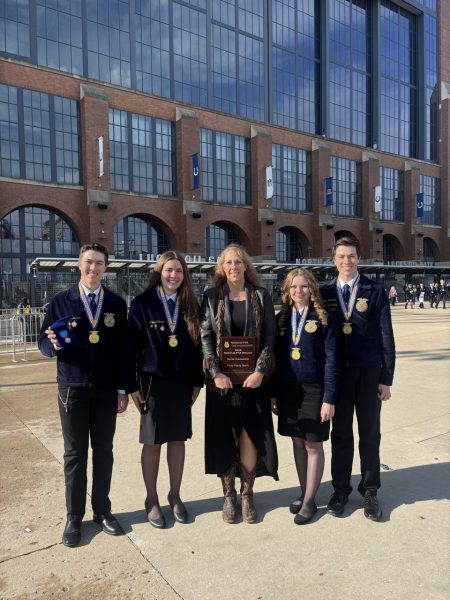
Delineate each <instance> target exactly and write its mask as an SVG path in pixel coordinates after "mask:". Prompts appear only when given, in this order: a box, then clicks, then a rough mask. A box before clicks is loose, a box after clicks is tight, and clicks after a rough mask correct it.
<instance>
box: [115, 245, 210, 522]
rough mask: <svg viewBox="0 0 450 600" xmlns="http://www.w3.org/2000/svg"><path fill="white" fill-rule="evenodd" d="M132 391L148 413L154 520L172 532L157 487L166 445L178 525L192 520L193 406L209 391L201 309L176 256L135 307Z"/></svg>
mask: <svg viewBox="0 0 450 600" xmlns="http://www.w3.org/2000/svg"><path fill="white" fill-rule="evenodd" d="M125 381H126V392H127V393H129V394H131V396H132V398H133V401H134V404H135V405H136V408H137V409H138V410H139V411H140V412H141V425H140V435H139V441H140V442H141V443H142V444H143V447H142V474H143V476H144V482H145V487H146V488H147V497H146V500H145V510H146V512H147V517H148V521H149V523H150V524H151V525H153V526H154V527H157V528H163V527H165V519H164V515H163V513H162V512H161V507H160V505H159V500H158V493H157V489H156V483H157V478H158V470H159V460H160V454H161V445H162V444H165V443H167V463H168V467H169V477H170V490H169V495H168V497H167V499H168V502H169V504H170V506H171V509H172V512H173V516H174V518H175V520H176V521H178V522H180V523H186V522H187V520H188V515H187V511H186V508H185V506H184V504H183V502H182V501H181V499H180V486H181V479H182V476H183V468H184V456H185V448H184V442H185V440H187V439H188V438H190V437H192V419H191V406H192V405H193V404H194V402H195V400H196V399H197V396H198V394H199V392H200V387H201V386H202V385H203V373H202V359H201V345H200V333H199V305H198V302H197V299H196V297H195V294H194V291H193V288H192V283H191V278H190V274H189V271H188V269H187V267H186V263H185V261H184V258H183V257H182V256H181V254H179V253H178V252H174V251H172V250H169V251H168V252H165V253H164V254H162V255H161V257H160V259H159V260H158V262H157V263H156V265H155V267H154V269H153V273H152V274H151V276H150V281H149V284H148V287H147V289H146V290H145V292H143V293H142V294H140V295H138V296H136V298H135V299H134V300H133V302H132V304H131V307H130V314H129V318H128V330H127V339H126V350H125Z"/></svg>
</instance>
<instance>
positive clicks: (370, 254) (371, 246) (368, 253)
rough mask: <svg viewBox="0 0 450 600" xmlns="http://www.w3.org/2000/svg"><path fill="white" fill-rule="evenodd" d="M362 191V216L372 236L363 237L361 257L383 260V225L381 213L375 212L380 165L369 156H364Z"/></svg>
mask: <svg viewBox="0 0 450 600" xmlns="http://www.w3.org/2000/svg"><path fill="white" fill-rule="evenodd" d="M361 170H362V173H361V177H362V182H361V183H362V189H363V190H364V195H363V198H362V216H363V219H364V223H368V224H369V231H371V235H369V236H366V235H364V236H362V240H361V256H362V257H364V258H373V259H374V260H381V261H382V260H383V223H381V221H380V218H381V213H377V212H375V210H374V209H375V186H377V185H378V184H379V182H380V163H379V161H378V160H377V159H376V158H374V157H373V156H371V155H369V154H365V153H364V154H363V161H362V164H361Z"/></svg>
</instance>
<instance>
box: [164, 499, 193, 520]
mask: <svg viewBox="0 0 450 600" xmlns="http://www.w3.org/2000/svg"><path fill="white" fill-rule="evenodd" d="M167 502H168V503H169V504H170V508H171V509H172V513H173V518H174V519H175V521H178V523H182V524H183V525H186V523H187V522H188V518H189V517H188V512H187V510H186V509H184V510H183V511H182V512H175V511H174V510H173V504H172V502H171V500H170V492H169V493H168V494H167Z"/></svg>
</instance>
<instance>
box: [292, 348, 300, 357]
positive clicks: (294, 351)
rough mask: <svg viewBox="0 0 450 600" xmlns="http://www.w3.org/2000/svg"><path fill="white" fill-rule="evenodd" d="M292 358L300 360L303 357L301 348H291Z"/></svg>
mask: <svg viewBox="0 0 450 600" xmlns="http://www.w3.org/2000/svg"><path fill="white" fill-rule="evenodd" d="M291 357H292V358H293V359H294V360H300V357H301V353H300V348H297V346H294V347H293V348H291Z"/></svg>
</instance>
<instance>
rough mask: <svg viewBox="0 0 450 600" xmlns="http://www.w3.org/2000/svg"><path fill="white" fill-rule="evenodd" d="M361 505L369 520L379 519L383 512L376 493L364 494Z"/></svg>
mask: <svg viewBox="0 0 450 600" xmlns="http://www.w3.org/2000/svg"><path fill="white" fill-rule="evenodd" d="M363 507H364V516H365V517H366V519H370V520H371V521H379V520H380V519H381V515H382V514H383V513H382V511H381V507H380V504H379V503H378V498H377V497H376V495H374V494H366V495H365V496H364V500H363Z"/></svg>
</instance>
